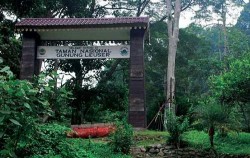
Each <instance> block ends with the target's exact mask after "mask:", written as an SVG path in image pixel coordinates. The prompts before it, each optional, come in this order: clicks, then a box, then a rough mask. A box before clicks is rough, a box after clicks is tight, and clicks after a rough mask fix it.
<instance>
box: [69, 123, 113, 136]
mask: <svg viewBox="0 0 250 158" xmlns="http://www.w3.org/2000/svg"><path fill="white" fill-rule="evenodd" d="M71 128H72V129H73V132H69V133H67V136H68V137H71V138H72V137H73V138H89V137H91V138H95V137H106V136H108V135H109V134H110V133H112V132H113V131H114V130H115V127H114V125H113V124H110V123H109V124H107V123H106V124H105V123H98V124H84V125H72V126H71Z"/></svg>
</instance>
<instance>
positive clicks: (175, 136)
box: [166, 112, 189, 148]
mask: <svg viewBox="0 0 250 158" xmlns="http://www.w3.org/2000/svg"><path fill="white" fill-rule="evenodd" d="M181 120H182V117H178V116H176V115H175V114H173V113H172V112H170V113H169V114H168V121H167V124H166V127H167V131H168V132H169V135H170V136H169V138H168V143H170V144H173V145H175V146H176V147H177V148H179V147H180V145H181V141H182V134H183V133H184V132H185V131H186V130H187V128H188V126H189V122H188V119H187V118H185V119H184V120H183V121H181Z"/></svg>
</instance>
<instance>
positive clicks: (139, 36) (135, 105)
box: [128, 29, 147, 128]
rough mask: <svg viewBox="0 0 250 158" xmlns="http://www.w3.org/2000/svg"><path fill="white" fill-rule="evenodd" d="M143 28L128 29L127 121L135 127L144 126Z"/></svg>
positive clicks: (145, 124)
mask: <svg viewBox="0 0 250 158" xmlns="http://www.w3.org/2000/svg"><path fill="white" fill-rule="evenodd" d="M144 33H145V30H144V29H131V31H130V81H129V114H128V119H129V120H128V122H129V123H130V124H131V125H132V126H133V127H135V128H145V127H146V126H147V121H146V108H145V86H144V82H145V81H144V77H145V76H144Z"/></svg>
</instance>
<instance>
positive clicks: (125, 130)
mask: <svg viewBox="0 0 250 158" xmlns="http://www.w3.org/2000/svg"><path fill="white" fill-rule="evenodd" d="M132 144H133V128H132V126H131V125H129V124H128V123H127V122H126V121H121V122H117V123H116V130H115V132H114V133H113V134H112V135H111V142H110V143H109V145H110V146H111V148H112V149H113V151H114V152H123V153H124V154H128V153H129V150H130V147H131V145H132Z"/></svg>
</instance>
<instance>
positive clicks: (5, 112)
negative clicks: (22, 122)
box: [0, 110, 11, 115]
mask: <svg viewBox="0 0 250 158" xmlns="http://www.w3.org/2000/svg"><path fill="white" fill-rule="evenodd" d="M0 113H2V114H6V115H9V114H11V111H4V110H0Z"/></svg>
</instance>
